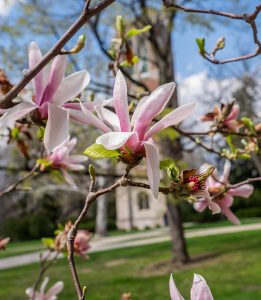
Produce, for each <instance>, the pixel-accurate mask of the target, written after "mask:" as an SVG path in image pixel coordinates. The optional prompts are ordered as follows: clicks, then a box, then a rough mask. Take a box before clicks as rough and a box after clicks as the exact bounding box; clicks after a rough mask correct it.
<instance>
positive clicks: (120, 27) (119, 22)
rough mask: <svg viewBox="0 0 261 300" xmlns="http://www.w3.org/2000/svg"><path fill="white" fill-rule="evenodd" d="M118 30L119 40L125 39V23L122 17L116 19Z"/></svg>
mask: <svg viewBox="0 0 261 300" xmlns="http://www.w3.org/2000/svg"><path fill="white" fill-rule="evenodd" d="M116 30H117V33H118V36H119V38H121V39H123V38H124V21H123V17H122V16H117V17H116Z"/></svg>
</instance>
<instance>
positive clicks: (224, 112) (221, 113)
mask: <svg viewBox="0 0 261 300" xmlns="http://www.w3.org/2000/svg"><path fill="white" fill-rule="evenodd" d="M239 113H240V108H239V105H238V104H235V103H234V102H232V103H230V104H226V105H225V104H221V107H218V106H215V107H214V110H213V112H210V113H207V114H206V115H204V116H203V117H202V118H201V120H202V121H215V122H216V123H217V124H218V125H219V126H221V127H226V128H227V129H230V130H232V131H238V130H239V128H240V127H242V123H241V122H240V121H238V120H237V118H238V115H239Z"/></svg>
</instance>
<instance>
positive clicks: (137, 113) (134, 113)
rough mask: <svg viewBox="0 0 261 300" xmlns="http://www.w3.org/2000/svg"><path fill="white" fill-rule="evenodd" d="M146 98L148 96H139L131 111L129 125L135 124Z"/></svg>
mask: <svg viewBox="0 0 261 300" xmlns="http://www.w3.org/2000/svg"><path fill="white" fill-rule="evenodd" d="M147 99H148V96H145V97H143V98H141V99H140V100H139V102H138V104H137V106H136V108H135V110H134V112H133V115H132V118H131V126H135V124H136V121H137V119H138V118H139V116H140V113H141V111H142V107H143V105H144V104H145V102H146V100H147Z"/></svg>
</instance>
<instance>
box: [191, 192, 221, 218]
mask: <svg viewBox="0 0 261 300" xmlns="http://www.w3.org/2000/svg"><path fill="white" fill-rule="evenodd" d="M193 195H194V196H195V197H197V198H204V199H205V200H206V202H207V205H208V207H209V209H210V210H211V211H212V214H213V215H214V214H218V213H220V212H221V209H220V206H219V205H218V204H217V203H215V202H214V201H212V200H211V197H210V195H209V192H208V191H206V190H201V191H197V192H196V193H194V194H193Z"/></svg>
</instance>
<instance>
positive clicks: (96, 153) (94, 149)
mask: <svg viewBox="0 0 261 300" xmlns="http://www.w3.org/2000/svg"><path fill="white" fill-rule="evenodd" d="M83 153H84V154H85V155H87V156H89V157H91V158H94V159H97V158H108V157H117V156H120V155H121V153H120V152H119V151H118V150H108V149H106V148H104V147H103V146H102V145H98V144H92V145H91V146H90V147H88V148H87V149H85V151H84V152H83Z"/></svg>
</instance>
